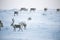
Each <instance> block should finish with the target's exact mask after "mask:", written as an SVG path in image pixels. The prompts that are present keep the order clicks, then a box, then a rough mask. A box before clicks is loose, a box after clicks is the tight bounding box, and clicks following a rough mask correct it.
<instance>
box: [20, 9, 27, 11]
mask: <svg viewBox="0 0 60 40" xmlns="http://www.w3.org/2000/svg"><path fill="white" fill-rule="evenodd" d="M20 11H28V9H26V8H21V9H20Z"/></svg>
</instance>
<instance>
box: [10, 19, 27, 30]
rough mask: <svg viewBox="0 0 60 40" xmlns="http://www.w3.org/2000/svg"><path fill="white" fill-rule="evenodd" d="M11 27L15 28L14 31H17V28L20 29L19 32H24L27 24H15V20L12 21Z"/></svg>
mask: <svg viewBox="0 0 60 40" xmlns="http://www.w3.org/2000/svg"><path fill="white" fill-rule="evenodd" d="M11 26H13V28H14V31H15V30H16V28H19V30H21V31H23V30H22V27H24V29H26V26H27V25H26V23H24V22H20V23H19V24H14V19H12V24H11Z"/></svg>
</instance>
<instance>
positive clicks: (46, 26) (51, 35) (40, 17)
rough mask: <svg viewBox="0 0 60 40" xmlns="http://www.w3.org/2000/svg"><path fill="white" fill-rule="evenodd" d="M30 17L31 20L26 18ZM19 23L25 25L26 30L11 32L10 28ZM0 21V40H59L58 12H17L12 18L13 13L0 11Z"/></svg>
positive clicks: (59, 15)
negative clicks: (0, 22) (0, 24)
mask: <svg viewBox="0 0 60 40" xmlns="http://www.w3.org/2000/svg"><path fill="white" fill-rule="evenodd" d="M29 17H31V20H28V18H29ZM12 18H14V20H15V22H14V24H18V23H20V22H21V21H24V22H26V23H27V29H26V30H24V29H23V31H18V29H17V30H16V31H13V27H12V26H10V25H11V23H12ZM0 20H2V22H3V25H4V27H3V28H2V30H1V31H0V40H60V12H57V11H55V10H48V11H46V12H45V11H43V10H41V11H40V10H38V11H35V12H29V11H19V10H18V15H15V16H14V11H11V10H9V11H0Z"/></svg>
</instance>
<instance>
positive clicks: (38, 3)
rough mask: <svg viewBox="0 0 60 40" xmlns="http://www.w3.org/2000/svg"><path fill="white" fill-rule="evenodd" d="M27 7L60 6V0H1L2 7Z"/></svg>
mask: <svg viewBox="0 0 60 40" xmlns="http://www.w3.org/2000/svg"><path fill="white" fill-rule="evenodd" d="M21 7H26V8H31V7H34V8H37V9H43V8H51V9H56V8H60V0H0V9H13V8H16V9H20V8H21Z"/></svg>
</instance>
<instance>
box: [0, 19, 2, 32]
mask: <svg viewBox="0 0 60 40" xmlns="http://www.w3.org/2000/svg"><path fill="white" fill-rule="evenodd" d="M2 27H3V23H2V22H1V20H0V31H1V28H2Z"/></svg>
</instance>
